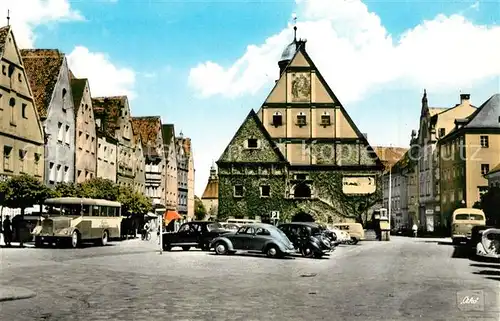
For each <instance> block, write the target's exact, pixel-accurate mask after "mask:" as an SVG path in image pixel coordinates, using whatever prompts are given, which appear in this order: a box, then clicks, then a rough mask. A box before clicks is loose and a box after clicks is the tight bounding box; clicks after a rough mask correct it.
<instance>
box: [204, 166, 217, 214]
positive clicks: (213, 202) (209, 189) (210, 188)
mask: <svg viewBox="0 0 500 321" xmlns="http://www.w3.org/2000/svg"><path fill="white" fill-rule="evenodd" d="M201 202H202V203H203V206H205V209H206V210H207V213H208V214H209V215H210V217H213V218H215V217H216V216H217V209H218V205H219V177H218V176H217V167H216V165H215V163H214V162H212V166H211V167H210V176H209V177H208V183H207V186H206V187H205V191H204V192H203V195H202V196H201Z"/></svg>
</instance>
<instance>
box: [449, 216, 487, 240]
mask: <svg viewBox="0 0 500 321" xmlns="http://www.w3.org/2000/svg"><path fill="white" fill-rule="evenodd" d="M478 225H479V226H484V225H486V217H485V215H484V212H483V211H482V210H480V209H476V208H458V209H456V210H455V211H454V212H453V216H452V222H451V239H452V241H453V244H460V243H461V242H462V241H468V240H470V238H471V234H472V228H473V227H474V226H478Z"/></svg>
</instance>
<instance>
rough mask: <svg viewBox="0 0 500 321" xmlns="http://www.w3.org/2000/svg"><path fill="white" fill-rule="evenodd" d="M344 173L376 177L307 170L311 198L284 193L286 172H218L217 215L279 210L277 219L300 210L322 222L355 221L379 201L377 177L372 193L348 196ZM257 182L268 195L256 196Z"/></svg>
mask: <svg viewBox="0 0 500 321" xmlns="http://www.w3.org/2000/svg"><path fill="white" fill-rule="evenodd" d="M345 174H350V175H352V174H356V175H361V174H364V175H366V174H372V175H374V176H376V177H378V173H377V172H359V173H352V172H349V173H346V172H341V171H310V172H309V179H311V180H312V185H313V186H314V190H315V193H316V194H315V195H313V196H314V197H313V198H312V199H305V200H297V199H288V198H287V197H286V195H287V190H288V189H289V187H290V183H289V178H288V177H287V176H278V175H276V176H258V175H220V177H219V214H218V217H219V219H226V218H228V217H230V216H232V217H236V218H243V217H248V218H253V217H255V216H265V215H270V213H271V211H279V212H280V220H282V221H289V220H291V219H292V217H293V216H294V215H295V214H297V213H299V212H301V211H304V212H306V213H309V214H311V215H312V216H313V217H314V218H315V219H316V220H317V221H321V222H325V223H326V222H351V221H359V220H360V218H361V215H362V214H363V213H365V212H366V211H367V210H368V209H369V208H371V207H372V206H373V205H374V204H376V203H378V202H379V201H381V197H382V194H381V192H382V190H381V185H380V180H379V179H378V178H377V190H376V192H375V193H374V194H372V195H359V196H350V195H345V194H344V193H343V192H342V177H343V176H344V175H345ZM290 176H291V175H290ZM235 185H243V186H244V196H243V197H241V198H239V197H234V194H233V193H234V186H235ZM261 185H269V186H270V188H271V196H270V197H267V198H262V197H261V196H260V186H261Z"/></svg>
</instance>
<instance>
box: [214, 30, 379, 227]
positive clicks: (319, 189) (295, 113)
mask: <svg viewBox="0 0 500 321" xmlns="http://www.w3.org/2000/svg"><path fill="white" fill-rule="evenodd" d="M278 67H279V70H277V71H279V74H278V73H277V76H279V79H278V80H277V81H276V84H275V86H274V88H273V89H272V90H271V91H270V93H269V95H268V96H267V97H265V98H264V99H263V100H264V101H263V104H262V105H261V107H260V109H259V110H258V112H257V113H255V112H254V111H253V110H251V111H250V113H249V114H248V115H247V117H246V118H245V120H244V121H243V123H242V124H241V126H240V128H239V129H238V130H237V131H236V133H235V135H234V136H233V138H232V139H231V141H230V143H229V144H228V146H227V147H226V149H225V150H224V151H223V153H222V155H221V157H220V158H219V160H218V161H217V166H218V170H219V174H218V176H219V195H218V213H217V214H218V217H219V218H221V219H223V218H227V217H230V216H234V217H256V216H260V217H261V220H263V221H268V222H269V221H270V220H271V219H273V218H275V219H276V218H278V216H279V219H280V220H288V219H306V218H307V219H308V220H318V221H323V222H325V223H326V222H334V221H345V220H352V219H353V217H352V216H350V215H352V213H351V214H350V213H347V211H343V212H342V213H341V214H339V209H340V211H342V209H341V206H340V205H339V202H341V198H340V197H336V196H334V195H333V193H330V192H329V191H328V186H331V185H332V184H338V185H337V186H338V189H341V190H342V191H345V193H348V194H351V193H352V194H362V195H367V194H371V193H375V192H376V191H377V188H380V186H378V184H377V183H376V181H377V178H378V176H379V175H380V173H381V171H382V170H383V165H382V163H381V161H380V159H379V158H378V157H377V154H376V153H375V152H374V151H373V149H372V147H371V146H370V144H369V143H368V140H367V136H366V135H365V134H363V133H362V132H361V131H360V130H359V129H358V128H357V126H356V125H355V123H354V122H353V120H352V119H351V118H350V116H349V115H348V113H347V111H346V109H345V108H344V106H343V105H342V103H341V102H340V100H339V99H338V97H337V96H336V95H335V94H334V93H333V91H332V90H331V88H330V87H329V86H328V84H327V82H326V81H325V79H324V78H323V77H322V75H321V73H320V71H319V70H318V68H317V67H316V65H315V64H314V63H313V61H312V59H311V58H310V57H309V55H308V53H307V50H306V41H305V40H300V39H297V38H296V37H294V39H293V41H292V42H291V43H290V44H289V45H288V46H287V47H286V48H285V50H284V51H283V54H282V56H281V59H280V60H279V61H278ZM341 215H342V216H343V217H340V216H341Z"/></svg>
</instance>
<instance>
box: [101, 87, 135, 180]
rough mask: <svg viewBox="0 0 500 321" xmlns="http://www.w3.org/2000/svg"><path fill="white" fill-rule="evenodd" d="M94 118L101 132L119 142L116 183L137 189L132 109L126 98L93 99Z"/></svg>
mask: <svg viewBox="0 0 500 321" xmlns="http://www.w3.org/2000/svg"><path fill="white" fill-rule="evenodd" d="M92 106H93V108H94V116H95V119H96V122H97V123H98V125H99V128H100V130H101V131H102V132H103V133H104V134H106V135H107V136H109V137H112V138H114V139H115V140H116V142H117V150H116V154H117V155H116V163H117V170H116V183H117V184H118V185H120V186H128V187H130V188H135V186H136V182H135V169H134V165H135V164H136V151H135V142H134V135H133V130H132V124H131V122H130V119H131V116H130V107H129V103H128V98H127V97H126V96H113V97H94V98H92Z"/></svg>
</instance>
